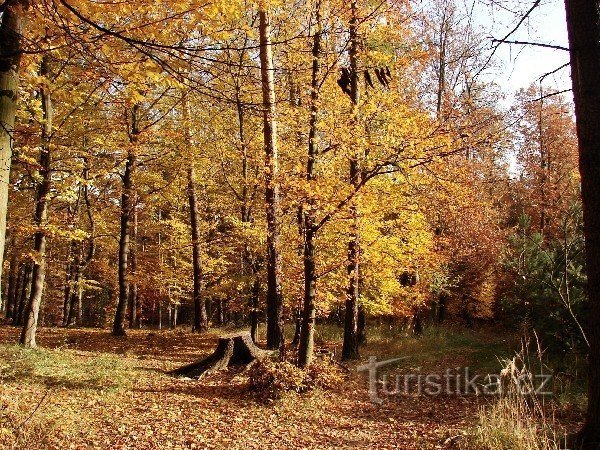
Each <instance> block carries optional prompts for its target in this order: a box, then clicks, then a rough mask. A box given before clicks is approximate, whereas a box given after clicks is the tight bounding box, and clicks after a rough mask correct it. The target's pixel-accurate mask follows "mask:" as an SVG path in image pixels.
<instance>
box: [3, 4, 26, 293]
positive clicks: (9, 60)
mask: <svg viewBox="0 0 600 450" xmlns="http://www.w3.org/2000/svg"><path fill="white" fill-rule="evenodd" d="M5 3H6V9H5V10H4V12H3V13H2V18H1V20H2V23H1V24H0V280H1V279H2V267H3V265H4V245H5V238H6V216H7V212H8V188H9V185H10V165H11V159H12V149H13V144H14V140H13V136H12V132H13V130H14V127H15V114H16V111H17V92H18V86H19V65H20V62H21V54H20V52H19V51H20V49H21V33H22V27H23V21H22V14H23V8H24V7H25V6H26V3H25V2H24V1H14V0H13V1H10V0H9V1H8V2H5ZM0 287H1V286H0Z"/></svg>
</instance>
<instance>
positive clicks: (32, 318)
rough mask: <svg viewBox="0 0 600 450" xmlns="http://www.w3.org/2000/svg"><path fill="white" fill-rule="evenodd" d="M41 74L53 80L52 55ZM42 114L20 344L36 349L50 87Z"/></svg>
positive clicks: (43, 272) (47, 179)
mask: <svg viewBox="0 0 600 450" xmlns="http://www.w3.org/2000/svg"><path fill="white" fill-rule="evenodd" d="M40 75H41V76H42V77H43V78H46V79H47V78H48V77H49V56H48V55H44V56H43V57H42V63H41V66H40ZM41 98H42V112H43V117H44V123H43V126H42V146H41V148H40V158H39V166H40V169H39V171H40V176H41V181H40V184H39V185H38V187H37V191H36V196H35V200H36V205H35V215H34V223H35V225H36V226H37V227H38V231H36V233H35V237H34V247H33V251H34V253H35V258H34V262H33V271H32V276H31V294H30V295H29V302H28V303H27V309H26V310H25V316H24V319H25V324H24V325H23V330H22V331H21V338H20V340H19V343H20V344H21V345H23V346H25V347H29V348H35V347H36V342H35V334H36V331H37V326H38V316H39V313H40V305H41V303H42V295H43V293H44V280H45V278H46V231H45V230H44V229H43V227H44V226H45V225H46V222H47V220H48V201H49V198H48V197H49V196H50V188H51V182H52V180H51V172H50V166H51V164H52V153H51V150H52V149H51V143H50V141H51V139H52V115H53V111H52V100H51V98H50V91H49V88H48V87H47V86H43V87H42V88H41Z"/></svg>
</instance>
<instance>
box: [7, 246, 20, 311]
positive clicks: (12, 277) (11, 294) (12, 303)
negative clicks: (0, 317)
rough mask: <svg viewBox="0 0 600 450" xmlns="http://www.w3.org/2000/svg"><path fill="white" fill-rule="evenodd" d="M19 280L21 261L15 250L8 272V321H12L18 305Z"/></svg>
mask: <svg viewBox="0 0 600 450" xmlns="http://www.w3.org/2000/svg"><path fill="white" fill-rule="evenodd" d="M18 278H19V261H18V259H17V252H16V249H14V248H13V252H12V254H11V257H10V268H9V270H8V293H7V296H6V311H5V316H6V318H7V319H12V318H13V316H14V314H15V310H16V305H17V286H18Z"/></svg>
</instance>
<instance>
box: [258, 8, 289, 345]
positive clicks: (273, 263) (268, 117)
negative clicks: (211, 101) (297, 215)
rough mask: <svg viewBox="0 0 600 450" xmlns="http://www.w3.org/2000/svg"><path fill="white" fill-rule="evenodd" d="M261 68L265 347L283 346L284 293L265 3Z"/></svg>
mask: <svg viewBox="0 0 600 450" xmlns="http://www.w3.org/2000/svg"><path fill="white" fill-rule="evenodd" d="M258 14H259V20H260V25H259V36H260V71H261V85H262V96H263V105H262V107H263V136H264V145H265V204H266V210H267V346H268V347H269V348H271V349H277V348H280V347H281V346H282V345H283V338H284V337H283V295H282V291H281V254H280V252H279V245H280V244H279V220H280V219H279V180H278V147H277V117H276V112H275V85H274V76H275V73H274V67H273V52H272V48H271V25H270V18H269V13H268V11H267V10H266V9H265V7H264V5H263V6H262V7H261V9H260V10H259V13H258Z"/></svg>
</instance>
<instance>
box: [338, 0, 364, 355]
mask: <svg viewBox="0 0 600 450" xmlns="http://www.w3.org/2000/svg"><path fill="white" fill-rule="evenodd" d="M350 7H351V10H352V11H351V14H352V15H351V18H350V77H351V78H350V81H351V82H350V94H351V97H352V103H353V105H354V110H353V114H354V115H355V117H356V110H357V108H358V102H359V90H358V61H357V57H358V36H357V27H358V18H357V6H356V0H353V1H352V2H351V3H350ZM360 176H361V173H360V167H359V163H358V151H357V150H355V154H354V156H353V157H352V159H351V160H350V183H352V185H353V186H354V188H355V189H356V190H358V187H359V185H360V182H361V180H360ZM350 214H351V216H352V225H351V232H350V239H349V242H348V290H347V293H346V312H345V320H344V343H343V346H342V359H343V360H344V361H347V360H351V359H358V357H359V354H358V299H359V280H360V272H359V268H360V265H359V258H360V235H359V216H358V205H357V204H356V199H353V200H352V201H351V202H350Z"/></svg>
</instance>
